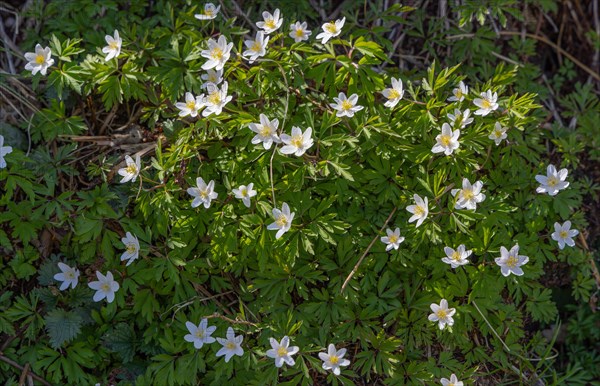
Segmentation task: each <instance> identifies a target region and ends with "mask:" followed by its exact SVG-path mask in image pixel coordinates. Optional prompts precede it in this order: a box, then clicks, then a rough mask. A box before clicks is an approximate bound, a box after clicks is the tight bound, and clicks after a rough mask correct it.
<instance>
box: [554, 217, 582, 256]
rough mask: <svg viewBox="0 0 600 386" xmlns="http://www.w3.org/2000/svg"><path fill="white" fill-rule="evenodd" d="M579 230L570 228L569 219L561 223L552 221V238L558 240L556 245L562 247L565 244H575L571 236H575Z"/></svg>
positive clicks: (570, 245) (571, 245) (572, 245)
mask: <svg viewBox="0 0 600 386" xmlns="http://www.w3.org/2000/svg"><path fill="white" fill-rule="evenodd" d="M578 234H579V231H578V230H576V229H571V221H565V222H564V224H563V225H560V224H559V223H557V222H555V223H554V233H552V240H555V241H558V247H559V248H560V249H563V248H564V247H565V244H566V245H568V246H569V247H574V246H575V241H574V240H573V237H575V236H577V235H578Z"/></svg>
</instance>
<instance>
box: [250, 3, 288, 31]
mask: <svg viewBox="0 0 600 386" xmlns="http://www.w3.org/2000/svg"><path fill="white" fill-rule="evenodd" d="M262 16H263V19H264V21H259V22H258V23H256V26H257V27H258V28H262V29H263V30H264V31H265V34H266V35H268V34H270V33H271V32H273V31H276V30H278V29H279V27H281V24H282V23H283V18H280V17H279V9H276V10H275V12H273V14H272V15H271V13H270V12H266V11H265V12H263V13H262Z"/></svg>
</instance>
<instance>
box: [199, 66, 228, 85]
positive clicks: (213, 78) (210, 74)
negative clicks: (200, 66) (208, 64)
mask: <svg viewBox="0 0 600 386" xmlns="http://www.w3.org/2000/svg"><path fill="white" fill-rule="evenodd" d="M200 78H201V79H202V80H203V81H204V83H202V86H201V87H202V88H206V86H207V85H208V84H209V83H213V84H215V85H219V84H221V82H222V81H223V69H220V70H218V71H215V70H213V69H210V70H207V71H206V74H202V76H200Z"/></svg>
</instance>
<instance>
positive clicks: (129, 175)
mask: <svg viewBox="0 0 600 386" xmlns="http://www.w3.org/2000/svg"><path fill="white" fill-rule="evenodd" d="M125 163H126V164H127V166H126V167H124V168H121V169H119V170H118V171H117V173H119V175H121V176H123V179H122V180H121V181H120V183H121V184H124V183H125V182H128V181H131V182H135V180H136V179H137V178H138V176H139V175H140V170H141V160H140V155H139V154H136V155H135V162H133V158H131V157H130V156H129V155H126V156H125Z"/></svg>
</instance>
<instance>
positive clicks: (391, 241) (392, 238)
mask: <svg viewBox="0 0 600 386" xmlns="http://www.w3.org/2000/svg"><path fill="white" fill-rule="evenodd" d="M389 240H390V243H392V244H393V243H395V242H396V241H398V237H397V236H396V235H391V236H390V238H389Z"/></svg>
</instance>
